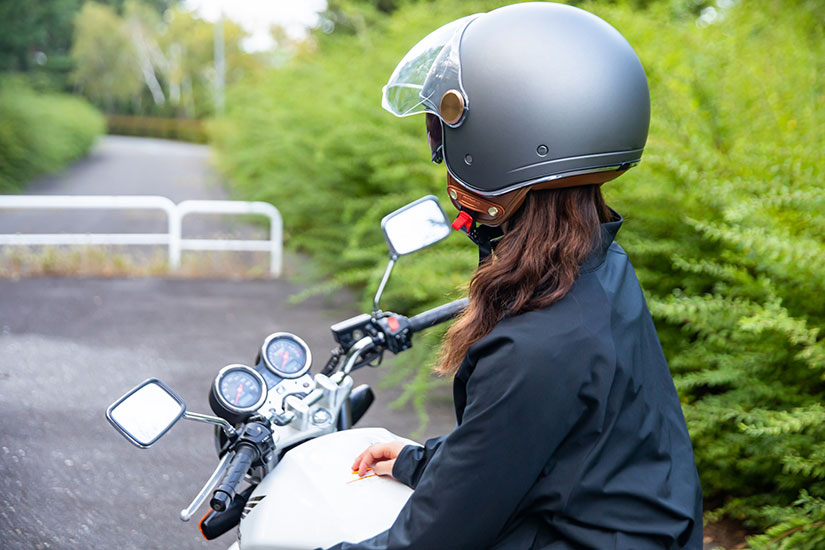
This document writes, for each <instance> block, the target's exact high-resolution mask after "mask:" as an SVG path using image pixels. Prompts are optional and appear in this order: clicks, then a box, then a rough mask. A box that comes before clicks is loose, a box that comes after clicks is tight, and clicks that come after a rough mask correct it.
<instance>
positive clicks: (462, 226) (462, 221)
mask: <svg viewBox="0 0 825 550" xmlns="http://www.w3.org/2000/svg"><path fill="white" fill-rule="evenodd" d="M471 227H473V217H472V216H471V215H469V214H468V213H467V212H465V211H464V210H462V211H461V212H459V213H458V217H457V218H456V219H455V221H454V222H453V229H455V230H456V231H461V230H463V231H464V232H465V233H466V232H468V231H470V228H471Z"/></svg>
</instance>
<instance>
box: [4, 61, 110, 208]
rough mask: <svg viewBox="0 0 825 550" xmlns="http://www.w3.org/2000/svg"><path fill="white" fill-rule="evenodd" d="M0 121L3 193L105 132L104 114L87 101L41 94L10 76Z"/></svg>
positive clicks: (54, 166)
mask: <svg viewBox="0 0 825 550" xmlns="http://www.w3.org/2000/svg"><path fill="white" fill-rule="evenodd" d="M0 120H2V121H3V123H2V124H0V193H10V192H13V191H17V190H18V189H20V187H21V186H22V185H23V184H24V183H26V182H27V181H28V180H29V179H31V178H32V177H34V176H36V175H38V174H42V173H45V172H54V171H56V170H59V169H60V168H62V167H63V166H64V165H65V164H66V163H67V162H69V161H71V160H73V159H76V158H78V157H80V156H82V155H83V154H85V153H86V151H88V149H89V147H91V145H92V143H93V142H94V140H95V138H96V137H97V136H98V135H99V134H101V133H102V132H103V117H102V116H101V115H100V114H99V113H98V112H97V111H96V110H95V109H94V108H93V107H92V106H91V105H89V104H88V103H87V102H85V101H84V100H82V99H80V98H77V97H71V96H68V95H64V94H54V93H52V94H42V93H37V92H34V91H33V90H31V89H30V88H28V87H27V86H25V85H24V84H22V82H20V81H19V80H18V79H12V78H9V77H4V78H2V79H1V80H0Z"/></svg>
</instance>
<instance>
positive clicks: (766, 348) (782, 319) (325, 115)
mask: <svg viewBox="0 0 825 550" xmlns="http://www.w3.org/2000/svg"><path fill="white" fill-rule="evenodd" d="M341 4H342V5H344V6H345V7H346V6H350V4H349V3H341ZM500 4H501V3H496V2H481V1H465V2H450V3H446V2H440V3H421V4H409V3H405V4H402V5H401V7H400V8H399V9H398V11H396V12H395V13H393V14H392V15H390V16H386V15H383V14H381V13H379V12H377V11H368V10H367V9H366V8H362V9H361V11H357V10H354V9H352V8H351V7H350V8H349V11H347V10H346V9H344V10H341V11H338V12H336V24H337V25H338V26H339V27H340V28H342V29H345V30H346V32H334V33H332V34H331V35H323V34H319V35H318V36H317V37H316V39H315V43H314V44H313V45H312V47H308V48H307V49H306V51H304V52H303V53H302V54H300V55H299V56H297V57H296V58H295V59H294V60H293V62H292V63H290V64H288V65H287V66H285V67H283V68H282V69H280V70H277V71H273V72H271V73H270V74H268V75H266V76H264V77H262V78H261V79H259V80H256V81H250V82H245V83H242V84H241V85H238V86H236V87H235V88H234V89H233V90H232V91H231V94H230V96H229V99H228V105H229V111H228V113H227V116H226V117H225V118H224V119H223V120H220V121H218V122H217V123H216V124H215V126H214V127H213V135H214V141H215V145H216V147H217V149H218V151H219V157H220V164H221V167H222V169H223V170H224V171H225V173H226V174H227V175H228V177H229V178H230V180H231V181H232V182H233V183H234V186H235V190H236V192H237V193H238V194H239V195H242V196H244V197H249V198H255V199H260V200H269V201H271V202H273V203H274V204H276V205H277V206H278V207H279V208H280V209H281V210H282V212H283V213H284V218H285V223H286V228H287V239H288V241H287V242H289V243H291V245H292V246H295V247H297V248H300V249H303V250H306V251H309V252H311V253H312V254H313V255H314V256H315V258H317V260H318V262H319V263H320V265H321V266H322V267H323V269H324V271H325V272H326V273H329V274H330V275H331V282H330V283H327V284H325V285H322V287H321V288H322V289H324V290H334V289H335V288H337V287H338V286H342V285H357V286H365V288H366V292H365V298H364V305H365V307H366V305H367V303H368V295H369V294H370V293H371V292H372V290H373V289H374V288H375V286H376V285H377V281H378V280H379V278H380V276H381V272H382V269H383V262H382V258H383V257H385V254H386V250H385V247H384V244H383V242H382V239H381V235H380V232H379V230H378V223H379V220H380V218H381V217H382V216H383V215H384V214H386V213H387V212H389V211H391V210H393V209H395V208H396V207H398V206H400V205H402V204H404V203H406V202H408V201H409V200H412V199H414V198H417V197H419V196H421V195H423V194H425V193H435V194H437V195H439V196H442V197H443V196H444V193H443V189H444V183H443V178H444V175H443V168H440V167H434V166H431V165H430V164H429V162H428V161H427V159H428V157H429V152H428V149H427V145H426V140H425V139H424V130H423V120H422V118H421V117H410V118H409V119H403V120H397V119H395V118H393V117H392V116H391V115H389V114H388V113H385V112H384V111H382V110H381V109H380V105H379V103H380V89H381V86H382V85H383V84H384V83H385V82H386V79H387V77H388V76H389V74H390V72H391V71H392V69H393V67H394V66H395V64H396V62H397V61H398V60H399V59H400V57H401V56H402V55H403V54H404V53H405V52H406V51H407V49H408V48H409V47H411V46H412V45H413V44H414V43H415V42H416V41H417V40H418V39H419V38H421V37H422V36H424V35H425V34H426V33H427V32H428V31H430V30H432V29H434V28H435V27H436V26H438V25H440V24H442V23H445V22H447V21H450V20H452V19H454V18H456V17H459V16H461V15H464V14H467V13H472V12H474V11H486V10H488V9H490V8H492V7H495V6H496V5H500ZM641 4H646V7H645V8H644V9H642V8H640V7H638V6H634V5H631V4H619V5H605V4H599V3H592V4H585V5H584V7H585V8H586V9H589V10H590V11H593V12H595V13H597V14H598V15H600V16H601V17H603V18H605V19H606V20H607V21H609V22H610V23H612V24H613V25H614V26H616V27H617V28H618V29H619V30H620V31H621V32H622V33H623V34H624V35H625V36H626V37H627V39H628V40H629V41H630V43H631V44H633V46H634V48H636V50H637V52H638V53H639V56H640V58H641V59H642V63H643V65H644V66H645V69H646V71H647V74H648V79H649V82H650V88H651V100H652V113H653V118H652V121H651V132H650V138H649V141H648V146H647V149H646V152H645V157H644V159H643V162H642V164H641V165H640V167H638V168H635V169H634V170H631V171H630V172H629V173H628V174H627V175H625V176H623V177H622V178H620V179H619V180H617V181H616V182H611V183H609V184H608V185H606V186H605V189H604V191H605V194H606V196H607V198H608V201H609V202H610V203H611V204H612V205H613V206H614V207H616V208H617V209H618V210H619V211H620V212H622V213H623V214H624V216H625V219H626V223H625V226H624V227H623V229H622V231H621V232H620V233H619V237H618V240H619V242H620V243H621V244H622V245H623V246H624V247H625V248H626V249H627V250H628V253H629V255H630V257H631V259H632V260H633V262H634V265H635V266H636V269H637V272H638V274H639V278H640V280H641V282H642V286H643V287H644V289H645V292H646V294H647V296H648V300H649V303H650V309H651V311H652V313H653V315H654V317H655V319H656V323H657V327H658V329H659V333H660V338H661V340H662V344H663V347H664V349H665V353H666V354H667V357H668V360H669V363H670V366H671V370H672V372H673V374H674V379H675V382H676V385H677V388H678V389H679V393H680V395H681V397H682V400H683V406H684V411H685V416H686V419H687V421H688V426H689V429H690V432H691V435H692V437H693V441H694V447H695V453H696V459H697V464H698V467H699V472H700V476H701V478H702V484H703V488H704V492H705V496H706V504H707V506H708V507H709V508H710V509H711V511H710V513H709V516H708V517H709V518H711V519H713V518H715V517H719V516H722V515H727V516H729V517H732V518H735V519H739V520H742V521H744V522H745V523H746V524H747V525H748V526H749V527H751V528H753V529H759V530H764V529H768V531H767V532H766V534H765V535H764V536H759V537H754V538H752V539H751V544H752V547H753V548H757V549H760V550H762V549H764V550H767V549H772V548H774V549H780V548H799V549H804V548H816V547H819V546H821V544H822V541H821V539H822V533H823V529H822V527H823V523H822V521H823V499H824V498H825V408H823V406H822V405H821V403H822V402H823V398H825V343H823V336H822V334H821V329H822V328H823V326H825V293H823V289H824V288H825V244H823V235H825V215H823V203H825V188H823V185H822V183H821V182H822V179H823V177H824V176H825V163H823V161H822V151H821V149H822V146H823V143H825V76H823V75H825V40H823V38H825V32H823V23H822V21H823V20H824V19H823V17H822V16H823V9H822V8H821V6H820V5H819V4H818V3H815V2H810V1H805V0H799V1H794V2H780V1H779V0H758V1H754V2H749V3H747V4H746V3H733V2H726V3H724V4H723V5H722V7H717V8H716V11H715V12H708V11H707V10H706V11H705V12H704V15H703V17H702V18H701V19H697V18H696V15H695V13H694V10H695V9H696V6H697V4H696V2H690V1H686V2H679V1H676V0H674V1H672V2H647V3H641ZM714 14H715V18H714V17H713V15H714ZM474 263H475V254H474V252H473V248H472V246H471V245H470V244H469V243H468V242H467V241H466V239H462V238H461V237H460V236H457V235H456V236H454V237H451V238H450V239H449V240H448V241H446V243H443V244H439V245H437V246H436V247H434V248H433V249H431V250H428V251H426V252H423V253H421V254H419V255H417V256H416V257H415V258H410V259H404V260H402V261H401V262H400V264H399V266H398V273H396V274H395V276H394V277H393V279H392V281H391V282H390V285H389V289H388V292H387V294H386V297H385V299H384V303H385V304H388V307H392V308H393V309H394V310H397V311H401V312H414V311H417V310H419V309H421V308H425V307H429V306H432V305H434V304H436V303H440V302H443V301H445V300H447V299H448V298H451V297H454V296H456V295H457V293H458V292H460V291H459V290H457V289H458V288H459V287H460V286H461V285H462V284H463V283H465V282H466V280H467V279H468V277H469V275H470V273H471V271H472V268H473V266H474ZM436 336H437V335H436ZM429 338H430V340H429V342H426V343H425V344H426V345H424V346H422V345H421V343H420V342H417V348H416V349H417V350H418V354H417V355H416V356H415V358H414V359H415V360H414V361H411V362H409V363H408V366H407V367H406V368H407V370H402V371H400V372H399V374H398V376H399V377H403V376H408V377H412V378H411V379H408V393H407V395H408V396H411V397H413V398H414V399H415V400H416V402H417V403H418V404H419V405H420V404H421V402H422V400H423V398H424V395H425V393H426V392H425V390H426V389H427V388H428V387H429V386H430V385H431V384H433V383H434V382H433V378H432V377H431V376H430V375H429V374H428V373H427V371H426V369H425V368H419V367H413V366H411V365H413V364H415V365H420V364H421V363H422V362H424V363H426V358H427V357H429V356H430V355H431V353H430V351H431V349H430V348H428V347H427V345H430V344H434V343H435V338H436V337H435V336H432V335H430V336H429ZM818 545H819V546H818Z"/></svg>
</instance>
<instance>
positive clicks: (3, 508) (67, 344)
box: [0, 137, 454, 550]
mask: <svg viewBox="0 0 825 550" xmlns="http://www.w3.org/2000/svg"><path fill="white" fill-rule="evenodd" d="M207 156H208V150H207V149H206V148H204V147H200V146H192V145H187V144H177V143H172V142H163V141H159V140H141V139H136V138H114V137H109V138H106V139H104V140H103V141H102V143H101V144H100V145H99V146H98V147H97V148H96V149H95V150H94V151H93V153H92V155H91V156H90V157H89V158H87V159H85V160H82V161H80V162H78V163H76V164H75V165H74V166H72V167H71V168H70V169H69V170H67V171H66V172H65V173H64V174H62V175H59V176H54V177H49V178H44V179H42V180H40V181H38V182H35V183H34V184H33V185H32V187H31V188H30V189H29V190H28V191H27V192H29V193H54V194H58V193H59V194H110V193H111V194H139V193H146V194H162V195H166V196H168V197H170V198H172V199H173V200H175V201H179V200H183V199H187V198H222V197H223V196H224V192H223V190H222V189H221V188H220V187H219V186H217V183H216V181H217V180H216V178H215V176H214V175H213V174H212V173H211V172H210V171H209V169H208V166H207V163H206V160H207ZM121 216H122V215H121ZM13 218H16V219H13ZM21 223H23V224H28V225H29V226H30V227H32V228H34V230H36V231H41V232H52V231H72V232H80V231H93V232H96V231H111V230H127V231H128V230H131V231H141V232H142V231H147V230H148V231H151V230H152V229H147V228H146V227H147V226H148V225H150V224H152V223H154V222H153V221H152V220H149V219H145V218H142V217H139V216H137V215H135V216H132V217H127V218H126V219H123V218H122V217H118V216H117V214H109V213H96V214H95V215H92V213H90V215H89V216H81V217H77V216H61V215H53V216H45V217H44V216H43V215H42V214H41V215H37V214H34V213H28V214H26V213H18V214H13V215H12V214H9V213H3V214H2V215H0V232H8V231H11V232H13V231H15V230H18V231H20V230H21V229H14V228H15V227H20V225H19V224H21ZM161 226H162V222H161ZM10 227H11V229H9V228H10ZM237 227H240V230H241V231H247V230H249V231H254V228H253V229H250V228H247V227H245V226H237ZM202 228H203V230H204V231H209V232H213V231H215V230H223V229H224V227H223V226H219V225H216V224H215V223H214V222H213V221H206V222H204V225H203V226H202ZM376 231H378V228H376ZM300 261H301V260H300V259H298V258H292V259H291V262H292V263H296V262H297V263H300ZM290 271H291V272H292V273H296V272H300V271H301V269H300V268H295V267H294V266H293V267H292V269H290ZM302 288H303V287H302V286H300V285H299V284H296V283H293V282H290V281H289V280H246V281H217V280H212V281H209V280H165V279H119V280H114V279H93V278H92V279H68V278H35V279H27V280H26V279H24V280H18V281H14V280H0V411H2V424H0V548H2V549H4V550H5V549H18V548H21V549H23V548H25V549H28V548H37V549H40V548H67V549H74V548H84V549H86V548H100V549H113V548H119V549H132V548H135V549H138V548H139V549H144V548H174V549H181V548H196V547H207V548H226V547H228V546H229V545H230V544H231V542H232V541H233V540H234V534H233V532H230V533H228V534H226V535H224V536H223V537H221V538H220V539H218V540H217V541H213V542H210V543H207V542H205V541H203V539H202V538H201V536H200V534H199V532H198V528H197V521H196V519H199V517H200V515H198V516H197V518H196V519H193V520H192V521H191V522H189V523H188V524H184V523H181V522H180V520H179V519H178V512H179V511H180V510H181V509H182V508H183V507H185V506H186V505H187V504H188V503H189V501H190V500H191V499H192V498H193V497H194V495H195V494H196V492H197V491H198V490H199V489H200V487H201V486H202V484H203V483H204V482H205V480H206V479H207V477H208V476H209V474H210V473H211V472H212V469H213V468H214V466H215V464H216V461H217V459H216V454H215V450H214V447H213V441H212V431H211V428H210V427H209V426H206V425H203V424H197V423H194V422H187V421H182V422H180V423H179V424H178V425H176V426H175V427H174V428H173V429H172V431H171V432H170V433H169V434H167V435H166V436H165V437H164V439H162V440H161V441H160V442H159V443H158V444H157V445H156V446H154V447H152V448H151V449H147V450H141V449H137V448H136V447H134V446H132V445H131V444H129V443H128V442H127V441H126V440H125V439H123V438H122V437H121V436H120V435H119V434H117V433H116V432H115V431H114V430H113V429H112V428H111V427H110V426H109V424H108V423H107V422H106V420H105V418H104V411H105V409H106V407H107V406H108V405H109V404H110V403H111V402H112V401H114V400H116V399H117V398H118V397H119V396H120V395H122V394H123V393H124V392H126V391H127V390H128V389H130V388H131V387H133V386H134V385H136V384H137V383H139V382H140V381H142V380H145V379H146V378H149V377H151V376H156V377H158V378H161V379H162V380H164V381H166V382H167V383H168V384H169V385H171V386H172V387H173V388H174V389H175V390H177V391H178V393H179V394H180V395H181V396H182V397H183V398H184V400H185V401H186V402H187V405H188V408H189V409H190V410H193V411H199V412H209V406H208V403H207V392H208V390H209V387H210V384H211V381H212V379H213V377H214V375H215V374H216V373H217V371H218V370H219V369H220V368H221V367H222V366H224V365H226V364H229V363H238V362H240V363H244V362H247V363H248V362H251V361H252V360H253V359H254V358H255V355H256V352H257V350H258V348H259V347H260V345H261V343H262V342H263V339H264V338H265V337H266V335H268V334H270V333H272V332H276V331H290V332H294V333H296V334H298V335H299V336H301V337H302V338H304V340H306V341H307V343H308V344H309V345H310V347H311V349H312V353H313V356H314V357H315V358H316V366H315V371H316V372H317V369H319V368H320V365H322V364H323V362H324V361H325V360H326V357H327V356H328V353H329V350H330V349H331V348H332V347H333V342H332V339H331V336H330V334H329V326H330V325H331V324H332V323H334V322H336V321H339V320H342V319H345V318H347V317H349V316H351V315H354V314H357V313H360V312H359V311H358V310H357V309H355V308H354V306H353V300H352V299H351V298H350V297H349V296H347V295H340V296H337V297H335V298H326V299H321V298H313V299H310V300H307V301H304V302H302V303H301V304H299V305H297V306H292V307H290V306H288V305H287V301H288V299H289V297H290V296H292V295H294V294H295V293H296V292H298V291H300V290H301V289H302ZM390 369H392V361H388V362H385V363H384V365H383V366H382V367H381V368H380V369H362V370H360V371H358V372H356V373H355V378H356V384H358V383H361V382H367V383H371V384H373V386H375V383H376V382H377V380H378V379H379V378H380V377H381V376H383V375H385V374H387V373H388V372H389V370H390ZM377 393H378V400H377V402H376V404H374V405H373V407H372V409H371V411H370V412H369V413H368V415H367V416H366V417H365V418H364V419H363V420H362V421H361V423H360V424H359V425H363V426H384V427H387V428H389V429H390V430H391V431H394V432H396V433H398V434H399V435H402V436H409V435H410V434H411V433H412V432H414V431H415V430H416V429H417V428H418V421H417V419H416V417H415V415H414V414H413V413H412V411H411V410H409V409H407V410H401V411H397V410H389V409H388V407H387V405H388V404H389V403H390V402H391V401H392V400H393V399H394V398H395V397H397V396H398V395H399V390H387V391H383V392H377ZM430 413H431V417H432V422H431V423H430V425H429V426H428V428H427V430H426V431H425V433H423V434H421V435H420V437H419V439H423V438H426V437H429V436H432V435H437V434H441V433H444V432H446V431H448V430H449V429H451V427H452V425H453V423H454V416H453V413H452V408H451V406H450V405H449V403H448V402H446V401H442V402H440V403H434V404H433V406H432V407H431V409H430ZM285 502H286V501H285ZM204 512H205V510H202V511H201V512H200V513H201V514H202V513H204ZM318 519H319V521H321V520H322V519H323V518H318ZM330 519H333V518H330Z"/></svg>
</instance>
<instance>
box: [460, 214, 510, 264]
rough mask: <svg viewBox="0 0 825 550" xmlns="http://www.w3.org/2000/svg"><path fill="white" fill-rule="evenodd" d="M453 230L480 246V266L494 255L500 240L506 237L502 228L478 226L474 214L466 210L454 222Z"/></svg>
mask: <svg viewBox="0 0 825 550" xmlns="http://www.w3.org/2000/svg"><path fill="white" fill-rule="evenodd" d="M453 229H455V230H456V231H461V232H462V233H464V234H465V235H467V237H469V239H470V240H471V241H473V242H474V243H475V244H476V246H478V263H479V264H481V262H483V261H484V260H485V259H487V258H488V257H489V256H490V254H492V253H493V250H495V249H496V245H497V244H498V242H499V240H501V237H503V236H504V231H503V230H502V229H501V227H490V226H489V225H480V224H477V223H476V222H475V220H474V219H473V216H472V214H470V213H469V212H467V211H466V210H461V211H460V212H459V213H458V217H457V218H456V219H455V221H454V222H453Z"/></svg>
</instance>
